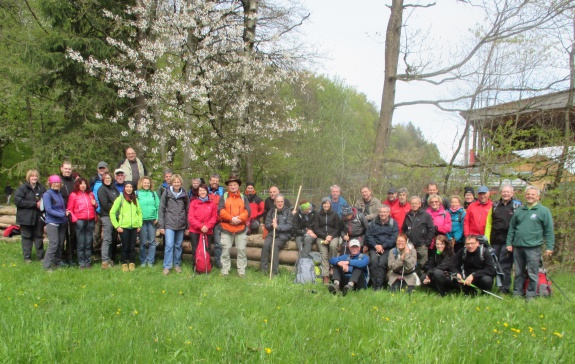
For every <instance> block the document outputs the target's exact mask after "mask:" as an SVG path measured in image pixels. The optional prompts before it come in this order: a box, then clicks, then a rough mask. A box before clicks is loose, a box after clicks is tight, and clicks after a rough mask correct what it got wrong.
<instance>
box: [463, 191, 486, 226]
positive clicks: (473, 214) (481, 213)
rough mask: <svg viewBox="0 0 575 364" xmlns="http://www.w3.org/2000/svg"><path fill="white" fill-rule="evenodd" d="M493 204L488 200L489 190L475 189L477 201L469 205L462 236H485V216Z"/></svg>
mask: <svg viewBox="0 0 575 364" xmlns="http://www.w3.org/2000/svg"><path fill="white" fill-rule="evenodd" d="M492 206H493V203H492V202H491V200H490V199H489V188H487V186H481V187H479V188H478V189H477V201H475V202H474V203H472V204H471V205H469V207H468V208H467V213H466V214H465V218H464V219H463V235H465V236H469V235H485V225H486V224H487V215H489V212H491V208H492Z"/></svg>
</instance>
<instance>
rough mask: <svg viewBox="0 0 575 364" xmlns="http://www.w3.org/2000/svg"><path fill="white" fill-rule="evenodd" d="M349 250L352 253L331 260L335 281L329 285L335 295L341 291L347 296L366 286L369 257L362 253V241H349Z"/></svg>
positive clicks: (333, 279) (330, 290)
mask: <svg viewBox="0 0 575 364" xmlns="http://www.w3.org/2000/svg"><path fill="white" fill-rule="evenodd" d="M349 250H350V252H351V253H350V254H344V255H340V256H338V257H333V258H331V259H330V260H329V264H330V265H331V266H332V268H333V275H332V281H333V283H332V284H330V285H329V286H328V290H329V292H331V293H332V294H334V295H335V294H337V293H338V292H341V293H342V295H344V296H345V295H346V294H347V293H348V292H349V291H353V290H358V289H364V288H366V273H367V266H368V264H369V257H368V256H367V254H363V253H361V243H360V242H359V240H357V239H352V240H351V241H350V242H349Z"/></svg>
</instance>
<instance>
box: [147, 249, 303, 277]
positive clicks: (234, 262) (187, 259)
mask: <svg viewBox="0 0 575 364" xmlns="http://www.w3.org/2000/svg"><path fill="white" fill-rule="evenodd" d="M163 258H164V252H157V254H156V264H159V265H161V264H162V259H163ZM158 259H159V260H158ZM213 259H214V258H213V257H212V265H214V266H215V264H214V261H213ZM182 261H183V262H191V261H192V255H191V254H187V253H185V254H182ZM231 262H232V269H235V267H237V260H236V259H231ZM248 267H253V268H255V269H260V261H259V260H251V259H248ZM281 268H283V269H285V270H288V271H290V272H294V271H295V267H294V266H293V265H286V264H281V263H280V269H281ZM212 272H213V271H212Z"/></svg>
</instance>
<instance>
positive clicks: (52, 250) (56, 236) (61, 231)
mask: <svg viewBox="0 0 575 364" xmlns="http://www.w3.org/2000/svg"><path fill="white" fill-rule="evenodd" d="M66 225H67V224H48V225H46V234H47V235H48V241H49V243H48V250H47V251H46V256H45V257H44V263H43V266H44V269H49V268H52V267H56V266H58V265H59V264H60V263H61V262H62V247H63V246H64V238H65V236H66Z"/></svg>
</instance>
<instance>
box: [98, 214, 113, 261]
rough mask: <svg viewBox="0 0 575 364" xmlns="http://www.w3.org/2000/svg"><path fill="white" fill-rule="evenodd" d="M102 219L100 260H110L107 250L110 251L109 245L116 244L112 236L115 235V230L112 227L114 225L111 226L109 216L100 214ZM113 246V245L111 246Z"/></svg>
mask: <svg viewBox="0 0 575 364" xmlns="http://www.w3.org/2000/svg"><path fill="white" fill-rule="evenodd" d="M101 221H102V231H103V236H102V238H103V239H102V262H110V256H109V252H110V247H111V246H112V244H114V245H115V244H116V241H115V240H116V239H114V237H115V236H116V230H115V229H114V226H112V221H111V220H110V216H102V218H101ZM113 248H115V247H113Z"/></svg>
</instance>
